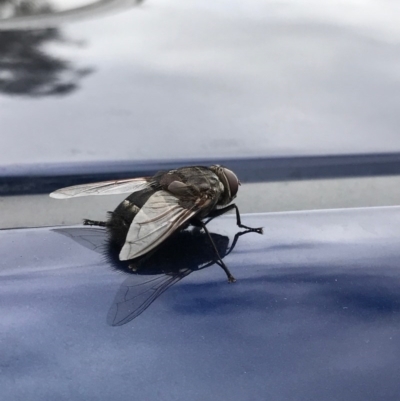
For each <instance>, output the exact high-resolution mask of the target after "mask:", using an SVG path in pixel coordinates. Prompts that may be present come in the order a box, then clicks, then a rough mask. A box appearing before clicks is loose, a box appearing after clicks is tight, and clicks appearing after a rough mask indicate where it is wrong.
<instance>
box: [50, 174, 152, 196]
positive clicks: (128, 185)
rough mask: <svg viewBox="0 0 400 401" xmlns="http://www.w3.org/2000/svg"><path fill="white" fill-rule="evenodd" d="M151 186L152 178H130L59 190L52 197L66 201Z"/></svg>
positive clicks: (132, 190)
mask: <svg viewBox="0 0 400 401" xmlns="http://www.w3.org/2000/svg"><path fill="white" fill-rule="evenodd" d="M150 186H151V182H150V178H147V177H141V178H130V179H126V180H116V181H102V182H95V183H92V184H82V185H74V186H73V187H66V188H61V189H57V191H54V192H52V193H51V194H50V196H51V197H52V198H56V199H65V198H75V197H78V196H89V195H115V194H124V193H128V192H129V193H131V192H137V191H141V190H142V189H145V188H148V187H150Z"/></svg>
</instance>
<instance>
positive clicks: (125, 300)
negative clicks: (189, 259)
mask: <svg viewBox="0 0 400 401" xmlns="http://www.w3.org/2000/svg"><path fill="white" fill-rule="evenodd" d="M191 272H192V271H191V270H190V269H182V270H181V271H179V272H176V273H174V274H166V275H158V276H156V277H151V278H149V276H140V275H134V276H131V277H129V278H128V279H127V280H125V282H124V283H123V284H122V285H121V288H120V290H119V292H118V293H117V295H116V297H115V300H114V303H113V305H112V306H111V308H110V311H109V312H108V316H107V322H108V324H109V325H111V326H122V325H123V324H126V323H128V322H130V321H131V320H133V319H135V318H136V317H138V316H139V315H140V314H141V313H142V312H144V311H145V310H146V309H147V308H148V307H149V306H150V305H151V304H152V303H153V302H154V301H155V300H156V299H157V298H158V297H159V296H160V295H161V294H162V293H163V292H164V291H166V290H167V289H168V288H169V287H171V286H172V285H173V284H175V283H177V282H178V281H180V280H182V279H183V278H184V277H186V276H188V275H189V274H190V273H191Z"/></svg>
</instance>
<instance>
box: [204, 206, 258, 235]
mask: <svg viewBox="0 0 400 401" xmlns="http://www.w3.org/2000/svg"><path fill="white" fill-rule="evenodd" d="M232 209H235V210H236V224H237V225H238V226H239V227H240V228H245V229H246V230H250V231H252V232H255V233H258V234H262V233H263V228H262V227H258V228H252V227H248V226H245V225H244V224H242V220H241V219H240V212H239V208H238V207H237V206H236V205H235V204H234V203H232V204H231V205H228V206H226V207H224V208H222V209H216V210H214V211H212V212H211V213H209V215H208V217H210V218H209V219H208V220H207V223H208V222H209V221H211V220H212V219H214V218H215V217H218V216H221V215H222V214H224V213H226V212H229V211H230V210H232Z"/></svg>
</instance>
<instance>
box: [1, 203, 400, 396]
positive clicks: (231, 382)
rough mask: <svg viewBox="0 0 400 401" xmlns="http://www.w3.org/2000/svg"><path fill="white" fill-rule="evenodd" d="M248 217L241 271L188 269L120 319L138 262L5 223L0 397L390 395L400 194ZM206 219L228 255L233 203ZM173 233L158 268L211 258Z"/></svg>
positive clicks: (235, 257)
mask: <svg viewBox="0 0 400 401" xmlns="http://www.w3.org/2000/svg"><path fill="white" fill-rule="evenodd" d="M243 222H244V223H245V224H248V225H252V226H260V225H261V226H264V230H265V234H264V235H258V234H255V233H249V234H246V235H243V236H241V237H240V238H239V239H238V242H237V245H236V247H235V248H234V249H233V250H232V252H231V253H230V254H228V255H227V256H226V257H225V258H224V261H225V262H226V264H227V265H228V266H229V268H230V269H231V271H232V273H233V274H234V275H235V277H236V278H237V280H238V281H237V283H235V284H231V285H229V284H228V283H227V281H226V277H225V275H224V273H223V271H222V270H221V269H220V268H219V267H218V266H217V265H213V266H210V267H207V268H204V269H202V270H199V271H193V272H192V273H191V274H189V275H188V276H187V277H185V278H184V279H182V280H181V281H180V282H178V283H176V284H175V285H173V286H171V287H170V288H168V289H167V290H166V291H165V293H163V294H162V295H160V296H159V297H158V298H157V299H156V300H155V301H154V303H153V304H151V305H150V306H149V307H148V308H147V309H146V310H145V311H144V312H143V313H142V314H141V315H140V316H138V317H137V318H136V319H134V320H132V321H131V322H129V323H127V324H125V325H122V326H119V327H112V326H110V325H109V323H110V321H109V319H108V318H107V316H109V315H110V313H111V314H112V313H113V312H112V311H113V308H114V309H115V297H116V294H120V293H121V291H125V289H126V286H134V285H135V280H136V279H137V280H138V281H137V282H136V284H137V283H138V282H140V280H142V279H143V277H144V276H133V275H127V274H123V273H121V272H116V271H114V270H113V269H112V268H111V266H110V264H109V262H107V261H106V260H105V258H104V255H103V254H102V253H101V252H102V251H101V246H100V247H98V248H97V249H95V250H93V249H89V248H94V247H95V246H93V243H96V242H95V241H94V240H93V239H92V240H90V241H88V242H86V243H85V238H86V237H85V236H83V235H79V236H77V235H76V231H74V230H76V227H67V228H65V227H64V228H61V227H59V228H42V229H26V230H24V229H21V230H4V231H0V254H1V255H2V259H1V260H0V283H1V285H0V305H1V319H0V336H1V338H0V355H1V361H0V388H1V391H2V397H4V399H7V400H10V401H14V400H20V399H26V398H29V399H30V400H43V399H60V400H70V399H74V400H88V399H96V400H109V399H133V398H134V399H146V400H160V399H161V400H188V399H190V400H196V401H197V400H199V401H200V400H215V399H217V400H225V399H229V400H260V399H271V400H276V401H281V400H282V401H286V400H296V401H297V400H299V401H300V400H301V401H309V400H314V399H315V400H322V401H325V400H326V401H328V400H329V401H331V400H332V401H333V400H338V399H340V400H352V401H366V400H367V401H369V400H382V399H384V400H390V401H392V400H393V401H395V400H396V401H397V400H398V394H399V393H400V384H399V380H398V377H399V354H400V336H399V332H400V331H399V330H400V313H399V312H400V295H399V294H400V268H399V259H400V247H399V244H400V231H399V224H400V208H399V207H392V208H370V209H349V210H337V211H321V212H302V213H277V214H260V215H244V216H243ZM78 229H79V230H81V229H82V228H78ZM62 230H64V231H62ZM68 230H69V231H68ZM209 230H210V231H211V232H213V233H215V234H218V235H219V237H218V236H215V238H216V239H218V238H219V239H218V246H219V249H220V252H221V254H223V255H224V254H226V253H227V239H226V238H225V239H224V238H223V237H224V236H225V237H228V238H229V241H232V239H233V236H234V234H235V233H236V232H237V228H236V226H235V219H234V217H233V216H225V217H221V218H218V219H215V220H214V221H212V222H211V223H210V224H209ZM73 233H75V234H73ZM78 237H79V238H78ZM182 238H183V237H182ZM82 239H83V240H82ZM200 242H201V241H200ZM182 244H184V247H183V246H182V248H184V249H179V245H177V246H176V248H177V249H173V250H172V254H173V256H171V257H170V258H166V259H165V262H162V263H161V264H162V266H160V268H162V269H165V270H168V269H171V264H174V263H175V264H176V266H175V267H176V268H178V269H185V268H188V267H189V268H192V269H195V268H198V267H199V266H202V265H204V264H205V263H206V262H207V261H210V260H211V259H212V256H211V255H212V254H210V253H208V252H209V248H207V244H206V243H204V244H202V246H197V245H196V244H198V241H197V242H196V243H193V244H192V245H190V244H189V245H188V243H187V242H182ZM98 245H99V243H97V245H96V246H98ZM207 249H208V250H207ZM174 258H175V259H174ZM150 277H152V276H150ZM110 311H111V312H110ZM107 321H108V323H107Z"/></svg>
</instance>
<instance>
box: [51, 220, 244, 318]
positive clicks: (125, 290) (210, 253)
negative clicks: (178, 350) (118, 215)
mask: <svg viewBox="0 0 400 401" xmlns="http://www.w3.org/2000/svg"><path fill="white" fill-rule="evenodd" d="M53 231H55V232H57V233H59V234H62V235H66V236H68V237H70V238H71V239H73V240H74V241H75V242H77V243H79V244H80V245H82V246H84V247H86V248H88V249H91V250H93V251H96V252H99V253H102V254H105V255H106V257H107V259H108V261H109V263H110V265H111V266H112V267H113V268H114V269H115V270H118V271H121V272H124V273H126V274H128V275H129V276H128V277H127V278H126V279H125V281H124V282H123V283H122V284H121V287H120V289H119V291H118V293H117V294H116V296H115V299H114V302H113V304H112V306H111V308H110V310H109V312H108V315H107V323H108V324H110V325H111V326H122V325H124V324H126V323H128V322H130V321H132V320H133V319H135V318H136V317H138V316H139V315H140V314H141V313H143V312H144V311H145V310H146V309H147V308H148V307H149V306H150V305H151V304H152V303H153V302H154V301H155V300H156V299H157V298H158V297H159V296H160V295H161V294H162V293H163V292H165V291H166V290H167V289H168V288H170V287H171V286H172V285H174V284H175V283H177V282H178V281H180V280H182V279H183V278H185V277H187V276H188V275H189V274H191V273H193V272H195V271H198V270H202V269H205V268H207V267H210V266H212V265H214V264H219V262H218V260H217V259H216V255H215V252H214V249H213V248H212V246H211V244H210V241H209V238H208V237H207V235H206V233H204V232H203V231H202V230H199V229H198V228H194V229H191V230H184V231H180V232H177V233H175V235H173V236H172V237H171V238H169V239H168V240H167V241H165V242H164V243H163V244H162V245H161V246H160V247H158V248H157V249H156V250H154V251H153V252H150V253H149V254H146V255H143V256H142V257H140V258H138V259H135V260H134V261H120V260H119V258H118V254H119V248H118V247H115V246H114V245H112V244H110V243H109V242H108V241H107V232H106V230H105V229H103V228H93V227H71V228H58V229H54V230H53ZM249 232H251V231H249V230H245V231H239V232H237V233H236V234H235V236H234V238H233V240H232V243H231V245H229V238H228V237H227V236H224V235H219V234H215V233H210V234H211V237H212V239H213V241H214V243H215V245H216V247H217V249H218V252H219V254H220V256H221V258H222V259H223V258H224V257H225V256H227V255H228V254H229V253H230V252H232V250H233V249H234V248H235V246H236V244H237V241H238V239H239V238H240V237H241V236H242V235H244V234H247V233H249Z"/></svg>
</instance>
